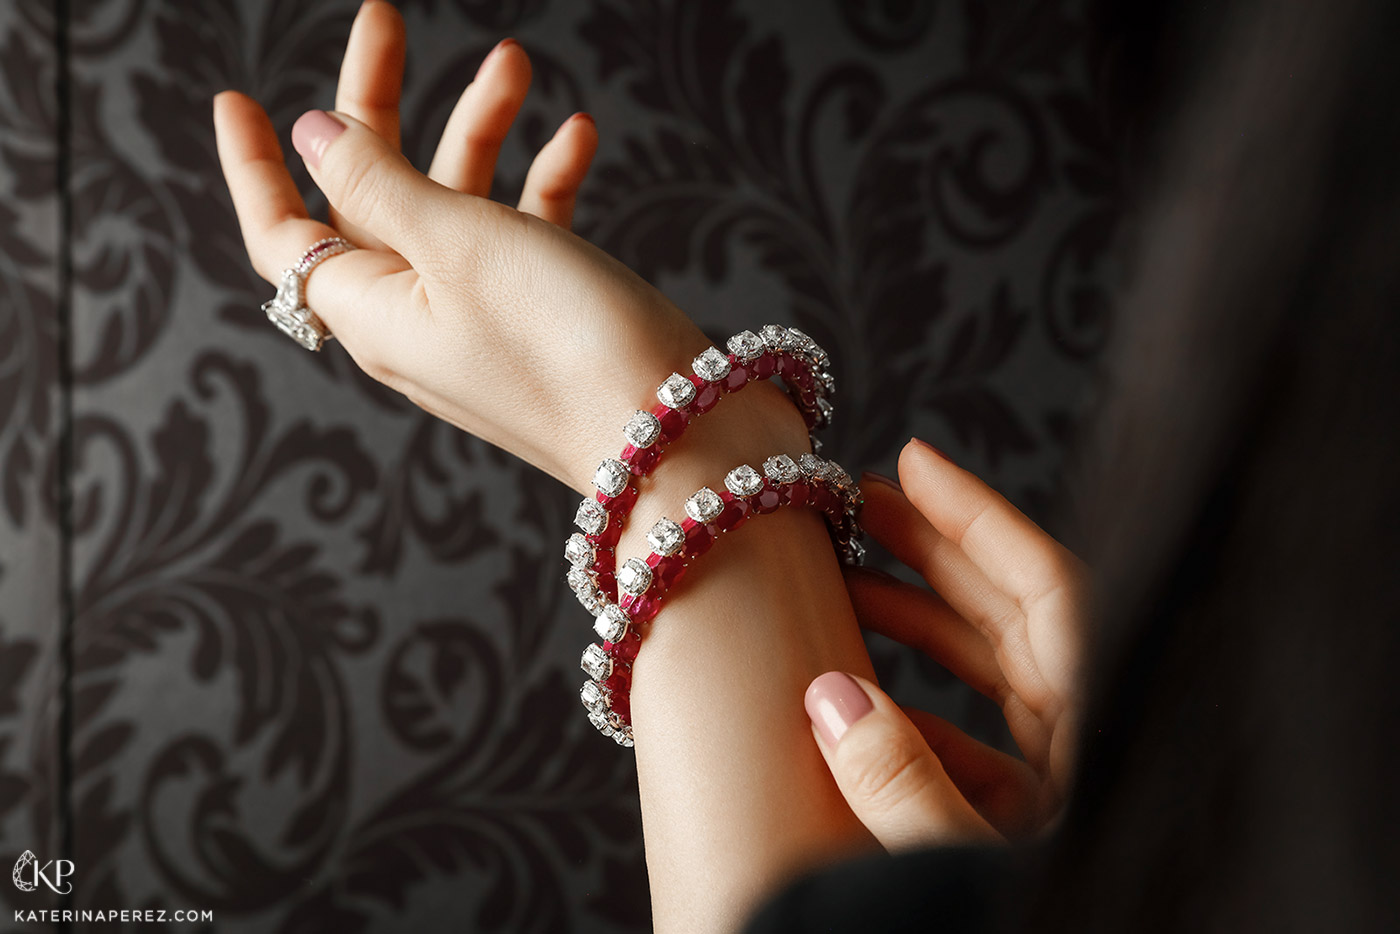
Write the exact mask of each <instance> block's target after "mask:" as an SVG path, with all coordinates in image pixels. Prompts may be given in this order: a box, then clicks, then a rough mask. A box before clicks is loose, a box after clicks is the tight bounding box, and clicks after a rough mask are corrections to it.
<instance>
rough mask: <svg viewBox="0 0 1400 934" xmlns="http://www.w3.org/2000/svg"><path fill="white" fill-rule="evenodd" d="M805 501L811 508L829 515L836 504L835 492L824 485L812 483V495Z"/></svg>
mask: <svg viewBox="0 0 1400 934" xmlns="http://www.w3.org/2000/svg"><path fill="white" fill-rule="evenodd" d="M807 503H808V505H810V506H811V507H812V508H813V509H819V510H821V511H822V512H824V513H827V514H828V515H829V514H830V513H831V510H832V509H833V508H834V507H835V505H836V494H835V493H833V492H831V490H830V489H828V488H827V487H825V486H822V485H820V484H813V486H812V495H811V497H810V498H809V499H808V500H807Z"/></svg>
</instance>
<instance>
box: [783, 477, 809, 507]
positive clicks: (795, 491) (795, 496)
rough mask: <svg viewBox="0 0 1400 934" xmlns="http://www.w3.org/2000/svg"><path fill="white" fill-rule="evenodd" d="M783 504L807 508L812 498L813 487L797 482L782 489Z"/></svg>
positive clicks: (785, 485)
mask: <svg viewBox="0 0 1400 934" xmlns="http://www.w3.org/2000/svg"><path fill="white" fill-rule="evenodd" d="M782 491H783V502H784V503H785V504H787V505H789V506H806V505H807V501H808V500H809V499H810V498H811V496H812V485H811V484H810V483H805V482H803V481H801V480H797V481H795V482H793V483H788V484H784V485H783V487H782Z"/></svg>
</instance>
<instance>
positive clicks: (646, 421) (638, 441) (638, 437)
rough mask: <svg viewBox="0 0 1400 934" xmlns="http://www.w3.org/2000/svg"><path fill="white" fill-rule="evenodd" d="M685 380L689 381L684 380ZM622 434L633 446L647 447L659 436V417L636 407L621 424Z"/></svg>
mask: <svg viewBox="0 0 1400 934" xmlns="http://www.w3.org/2000/svg"><path fill="white" fill-rule="evenodd" d="M686 382H690V381H689V380H686ZM622 434H623V436H624V437H625V438H627V443H628V444H630V445H632V446H633V447H639V448H649V447H651V446H652V445H653V444H655V443H656V439H657V438H659V437H661V419H659V418H657V417H656V416H655V415H653V414H651V413H650V412H644V411H642V410H641V409H638V410H637V411H636V412H634V413H632V417H631V418H629V419H628V420H627V424H626V425H623V426H622Z"/></svg>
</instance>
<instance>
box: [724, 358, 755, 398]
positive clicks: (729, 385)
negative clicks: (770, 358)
mask: <svg viewBox="0 0 1400 934" xmlns="http://www.w3.org/2000/svg"><path fill="white" fill-rule="evenodd" d="M748 381H749V371H748V370H747V369H746V368H745V367H744V365H743V364H742V363H740V362H739V360H738V358H737V357H735V356H734V355H733V354H730V355H729V375H728V376H726V377H725V378H724V391H725V392H733V391H734V390H736V389H742V388H743V387H744V384H745V383H747V382H748Z"/></svg>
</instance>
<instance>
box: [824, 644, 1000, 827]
mask: <svg viewBox="0 0 1400 934" xmlns="http://www.w3.org/2000/svg"><path fill="white" fill-rule="evenodd" d="M805 703H806V706H807V715H808V716H809V717H811V719H812V732H813V733H815V734H816V737H817V745H818V746H820V747H821V751H822V755H823V756H824V757H825V758H826V764H827V766H828V768H830V769H831V775H832V777H833V778H835V779H836V785H837V787H839V788H840V789H841V794H842V795H844V796H845V798H846V803H847V804H848V805H850V808H851V810H852V811H853V812H854V813H855V815H856V817H857V818H859V819H860V821H861V823H863V824H864V825H865V826H866V829H868V830H869V831H870V832H871V833H872V834H874V835H875V838H876V839H877V840H879V841H880V843H881V844H882V845H883V846H884V847H885V849H887V850H897V849H908V848H911V847H918V846H930V845H935V844H948V843H966V842H970V841H978V840H996V839H1000V835H999V834H997V832H996V831H995V830H993V829H992V826H991V825H990V824H988V823H987V822H986V821H985V820H983V819H982V817H981V815H979V814H978V813H977V811H976V809H974V808H973V806H972V805H971V804H969V803H968V801H967V799H966V798H964V797H963V795H962V793H961V792H959V791H958V789H957V786H955V785H954V784H953V782H952V779H950V778H949V777H948V773H947V772H946V771H944V769H943V765H942V764H941V763H940V762H939V761H938V757H937V756H935V755H934V754H933V750H931V749H929V747H928V744H927V743H926V742H924V738H923V735H922V734H920V733H919V730H918V728H917V727H915V726H914V724H913V723H911V722H910V720H909V718H908V717H907V716H905V715H904V711H902V710H900V709H899V706H898V705H897V704H895V702H894V701H892V700H890V698H889V696H888V695H886V694H885V692H884V691H881V690H880V689H879V688H878V687H876V686H875V685H874V684H871V683H870V682H869V681H866V680H865V679H864V678H857V677H855V676H854V675H848V674H846V673H845V672H842V671H828V672H827V673H826V674H824V675H821V676H819V677H818V678H816V679H815V680H814V681H813V682H812V683H811V685H810V686H808V688H807V696H806V698H805Z"/></svg>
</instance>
